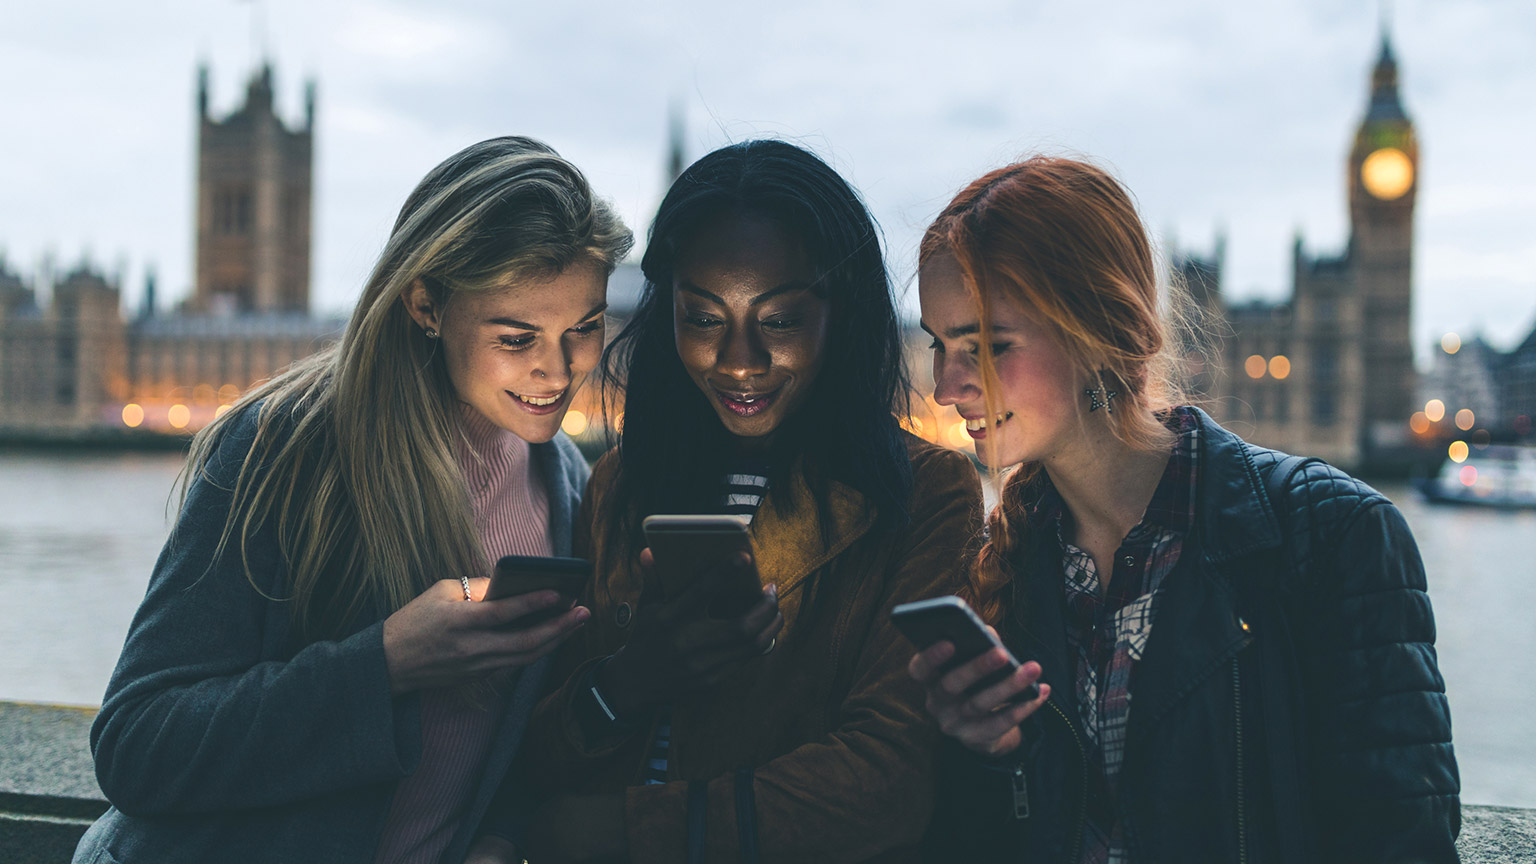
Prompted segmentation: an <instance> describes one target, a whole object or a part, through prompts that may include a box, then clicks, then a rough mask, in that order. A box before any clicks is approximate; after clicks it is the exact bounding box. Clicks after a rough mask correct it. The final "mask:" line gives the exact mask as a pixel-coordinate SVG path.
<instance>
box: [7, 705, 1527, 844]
mask: <svg viewBox="0 0 1536 864" xmlns="http://www.w3.org/2000/svg"><path fill="white" fill-rule="evenodd" d="M95 717H96V709H94V708H75V707H69V706H62V705H36V704H29V703H23V702H3V701H0V862H5V864H67V862H68V861H69V859H70V857H71V856H72V854H73V852H74V849H75V844H76V843H77V842H79V840H80V835H81V834H84V833H85V829H86V828H88V827H90V824H91V822H92V821H94V820H95V819H96V817H97V816H99V815H101V814H102V813H103V812H105V811H106V809H107V802H106V799H105V798H104V797H103V796H102V794H101V789H100V787H98V786H97V785H96V770H95V766H94V765H93V764H92V762H91V750H90V729H91V721H92V720H93V719H95ZM1461 818H1462V826H1461V837H1460V838H1459V839H1458V840H1457V841H1456V848H1457V850H1458V851H1460V853H1461V860H1462V861H1463V862H1464V864H1531V862H1533V861H1536V810H1523V809H1519V808H1514V807H1482V806H1476V805H1463V806H1462V808H1461Z"/></svg>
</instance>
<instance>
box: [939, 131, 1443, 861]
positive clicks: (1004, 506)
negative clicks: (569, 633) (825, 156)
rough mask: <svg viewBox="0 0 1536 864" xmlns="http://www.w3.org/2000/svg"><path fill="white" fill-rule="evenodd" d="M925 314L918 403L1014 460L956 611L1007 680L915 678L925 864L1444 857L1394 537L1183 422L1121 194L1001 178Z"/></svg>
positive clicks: (1168, 344)
mask: <svg viewBox="0 0 1536 864" xmlns="http://www.w3.org/2000/svg"><path fill="white" fill-rule="evenodd" d="M919 291H920V294H921V302H922V322H923V327H924V329H926V330H927V331H928V332H929V333H930V334H931V335H932V336H933V352H934V360H933V363H934V382H935V383H934V387H935V392H934V397H935V399H937V400H938V401H939V402H940V403H941V404H945V405H954V406H955V407H956V408H957V410H958V411H959V413H960V414H961V416H962V417H964V418H965V420H966V425H967V428H968V429H969V430H970V431H971V434H972V436H974V437H975V438H976V441H977V452H978V454H979V455H980V456H981V457H982V459H983V460H984V461H985V462H986V463H987V464H988V465H990V466H992V467H993V468H995V469H1004V468H1008V467H1010V466H1017V467H1016V469H1015V470H1014V472H1013V473H1012V474H1011V475H1010V476H1009V477H1008V480H1007V482H1006V484H1005V485H1004V487H1003V490H1002V494H1001V501H1000V504H999V506H998V508H997V509H996V510H995V511H994V512H993V514H992V515H991V517H990V529H991V530H990V537H989V541H988V543H987V544H986V545H985V546H984V547H983V549H982V551H981V553H980V555H979V556H978V558H977V560H976V563H975V567H974V570H973V573H972V578H971V582H970V584H969V585H968V587H967V591H966V592H965V595H966V597H967V598H968V599H969V600H970V601H971V603H972V604H973V605H974V606H975V607H976V609H977V611H978V612H979V613H980V614H981V615H982V617H983V618H984V619H986V620H987V621H989V622H991V623H992V624H993V625H994V626H995V627H996V630H997V632H1000V633H1001V636H1002V639H1003V642H1004V644H1006V645H1007V646H1008V647H1009V649H1011V651H1012V653H1013V654H1014V655H1016V657H1018V658H1019V659H1021V660H1025V661H1027V662H1025V663H1023V665H1022V666H1021V667H1020V668H1019V669H1018V670H1017V671H1016V672H1015V673H1014V674H1013V675H1012V676H1011V677H1010V678H1009V679H1007V680H1005V681H1003V682H1002V683H999V684H996V685H994V686H991V687H989V688H985V689H981V690H980V691H979V692H977V691H975V689H974V688H973V685H974V684H975V683H976V682H977V681H979V680H980V679H982V678H983V677H985V676H987V675H989V674H991V673H993V672H994V671H996V670H998V669H1001V668H1002V667H1003V665H1004V663H1005V662H1006V657H1005V655H1004V653H1003V652H1002V651H1001V650H997V649H994V650H993V651H991V652H988V653H985V654H983V655H981V656H980V657H978V658H976V659H975V660H972V661H970V662H967V663H965V664H962V665H960V666H958V667H957V668H953V669H951V668H949V667H950V661H951V660H952V659H953V656H954V648H953V646H952V645H950V644H949V643H947V642H941V643H939V644H937V645H934V646H932V647H931V648H929V649H927V650H925V651H923V652H921V653H919V654H916V655H915V656H913V657H912V658H911V663H910V673H911V675H912V677H913V679H914V680H916V681H918V682H919V683H921V684H923V685H924V687H925V688H926V689H927V707H928V710H929V711H930V712H931V713H932V714H933V716H934V717H935V718H936V719H937V720H938V722H939V725H940V728H941V729H942V730H943V731H944V733H946V736H947V738H946V744H945V749H944V754H943V756H942V758H941V762H942V768H941V771H940V776H941V785H940V801H941V802H942V803H941V807H940V810H939V812H938V813H936V815H935V819H934V824H933V828H932V830H931V832H930V835H929V837H928V840H927V842H926V844H925V845H926V846H927V849H928V853H929V854H928V857H929V858H930V859H931V860H934V861H962V860H963V861H1031V862H1034V861H1046V862H1062V864H1096V862H1105V861H1114V862H1144V861H1202V862H1220V861H1243V862H1259V861H1285V862H1295V864H1301V862H1314V861H1330V862H1331V861H1339V862H1344V861H1349V862H1360V861H1415V862H1425V861H1454V860H1456V851H1455V846H1454V840H1455V837H1456V833H1457V830H1458V827H1459V824H1460V810H1459V801H1458V797H1457V794H1458V780H1457V773H1456V762H1455V757H1454V756H1453V754H1452V751H1451V743H1450V742H1451V735H1450V714H1449V710H1448V708H1447V706H1446V701H1445V682H1444V680H1443V679H1442V678H1441V677H1440V673H1439V671H1438V670H1437V669H1436V665H1435V654H1434V649H1433V642H1434V619H1433V616H1432V614H1431V611H1430V607H1429V599H1428V597H1427V596H1426V595H1425V593H1424V592H1425V577H1424V570H1423V566H1422V564H1421V563H1420V561H1419V555H1418V551H1417V549H1416V547H1415V546H1414V542H1413V537H1412V535H1411V534H1410V532H1409V530H1408V526H1407V524H1406V523H1405V522H1404V521H1403V518H1402V515H1401V514H1400V513H1398V511H1397V509H1396V508H1395V507H1393V506H1392V504H1391V502H1389V501H1387V500H1386V499H1385V498H1384V497H1382V496H1381V495H1380V494H1379V493H1377V492H1376V491H1375V490H1373V489H1371V488H1370V487H1369V486H1366V485H1365V484H1364V483H1361V482H1360V481H1358V480H1355V479H1354V478H1352V477H1349V476H1348V475H1346V474H1344V473H1343V472H1341V471H1339V470H1337V469H1334V468H1332V467H1329V466H1327V465H1325V464H1323V463H1321V462H1315V461H1314V462H1310V463H1308V462H1304V461H1302V460H1297V459H1295V458H1294V457H1287V456H1286V455H1285V454H1283V453H1277V452H1275V451H1272V450H1264V449H1262V448H1258V447H1253V446H1251V445H1249V444H1246V443H1245V442H1243V441H1241V440H1240V439H1238V438H1237V437H1236V436H1234V435H1233V434H1232V433H1230V432H1228V431H1226V430H1225V429H1223V428H1221V427H1220V426H1219V425H1217V424H1216V423H1215V422H1214V421H1213V420H1211V418H1210V417H1209V416H1207V415H1206V414H1204V413H1203V412H1201V411H1200V410H1199V409H1196V408H1192V407H1189V406H1187V405H1182V404H1181V401H1182V400H1181V399H1180V398H1179V392H1178V388H1177V387H1176V386H1175V385H1174V380H1175V378H1174V376H1173V375H1172V372H1171V370H1172V368H1173V361H1174V358H1173V357H1172V351H1171V348H1172V346H1174V345H1175V344H1177V340H1175V339H1174V338H1173V334H1172V331H1171V330H1170V327H1169V324H1168V323H1167V322H1166V321H1165V320H1164V317H1163V313H1162V312H1161V311H1160V310H1161V309H1163V308H1164V307H1165V306H1166V304H1165V303H1164V302H1163V299H1162V298H1160V297H1159V290H1158V286H1157V280H1156V271H1155V268H1154V265H1153V255H1152V250H1151V245H1150V243H1149V242H1148V240H1147V235H1146V231H1145V230H1144V228H1143V227H1142V224H1141V221H1140V218H1139V217H1138V216H1137V214H1136V210H1135V206H1134V204H1133V203H1132V201H1131V198H1130V195H1129V194H1128V193H1127V192H1126V190H1125V189H1124V188H1123V187H1122V186H1121V185H1120V184H1119V183H1117V182H1116V181H1115V180H1114V179H1113V178H1112V177H1110V176H1109V175H1108V174H1106V173H1105V172H1103V171H1101V170H1099V169H1098V168H1095V167H1094V166H1092V165H1088V164H1086V163H1083V162H1079V161H1074V160H1069V159H1051V158H1045V157H1036V158H1033V159H1030V160H1028V161H1025V162H1021V163H1019V164H1016V165H1011V166H1009V167H1007V168H1003V169H999V170H998V171H994V172H992V173H990V174H988V175H986V176H984V177H982V178H980V179H978V180H976V181H975V182H974V183H972V184H971V185H970V186H968V187H967V188H966V189H965V190H963V191H962V192H961V193H960V194H959V195H957V196H956V198H955V200H954V201H953V202H952V203H951V204H950V205H949V206H948V207H947V208H946V209H945V210H944V212H943V213H942V214H941V215H940V216H939V218H938V219H937V220H935V222H934V223H933V225H932V226H931V227H930V228H929V229H928V231H927V233H926V235H925V237H924V240H923V246H922V252H921V259H920V270H919ZM1035 683H1038V684H1039V688H1040V696H1039V698H1036V699H1033V700H1031V701H1028V702H1023V703H1016V702H1015V701H1013V700H1014V697H1016V696H1017V695H1018V694H1019V693H1021V692H1022V691H1023V690H1024V689H1025V688H1027V687H1028V686H1029V685H1030V684H1035Z"/></svg>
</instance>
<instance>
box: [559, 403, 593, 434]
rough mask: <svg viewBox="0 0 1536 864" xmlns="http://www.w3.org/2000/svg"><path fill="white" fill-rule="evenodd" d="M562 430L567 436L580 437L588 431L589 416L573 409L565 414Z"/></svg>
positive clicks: (561, 423) (561, 422)
mask: <svg viewBox="0 0 1536 864" xmlns="http://www.w3.org/2000/svg"><path fill="white" fill-rule="evenodd" d="M560 428H561V429H564V430H565V434H567V435H580V434H581V433H583V432H585V431H587V415H585V414H583V413H581V412H580V411H577V410H575V409H572V410H570V411H567V412H565V419H564V420H561V421H560Z"/></svg>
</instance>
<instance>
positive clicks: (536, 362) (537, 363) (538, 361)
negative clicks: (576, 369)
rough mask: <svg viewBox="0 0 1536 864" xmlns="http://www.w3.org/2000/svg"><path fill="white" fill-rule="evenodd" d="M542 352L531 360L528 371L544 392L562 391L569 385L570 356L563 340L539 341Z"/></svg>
mask: <svg viewBox="0 0 1536 864" xmlns="http://www.w3.org/2000/svg"><path fill="white" fill-rule="evenodd" d="M539 341H540V342H542V343H543V348H542V350H539V351H538V353H537V354H536V355H534V358H533V368H532V369H531V370H529V371H530V374H532V376H533V378H534V380H535V381H537V382H539V385H540V386H542V387H547V388H549V389H548V390H547V391H546V392H552V391H555V390H564V389H565V388H566V387H567V386H569V385H570V383H571V354H570V350H569V349H568V348H567V347H566V345H565V340H563V339H541V340H539Z"/></svg>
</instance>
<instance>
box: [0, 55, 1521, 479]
mask: <svg viewBox="0 0 1536 864" xmlns="http://www.w3.org/2000/svg"><path fill="white" fill-rule="evenodd" d="M272 87H273V85H272V70H271V68H270V66H263V67H262V68H261V69H260V70H259V71H258V72H257V73H256V74H255V75H254V76H253V77H252V78H251V80H250V82H249V85H248V88H247V91H246V96H245V103H244V105H243V106H242V107H240V108H239V109H238V110H236V111H234V112H233V113H232V114H230V115H228V116H227V117H224V118H223V119H215V118H213V117H211V116H210V115H209V109H208V79H207V70H206V68H204V69H202V70H200V73H199V87H198V100H197V103H198V104H197V111H198V136H197V151H198V155H197V197H196V201H197V204H196V210H197V212H196V256H197V260H196V270H195V273H196V276H195V280H196V281H195V286H194V289H193V292H192V295H191V297H190V298H188V299H187V300H186V301H185V302H183V303H182V304H180V305H179V306H178V307H177V308H176V309H175V310H174V311H171V312H164V311H160V310H157V309H156V307H155V298H154V295H155V287H154V285H153V282H152V280H151V281H150V282H149V283H148V284H147V285H146V290H145V303H144V306H143V309H142V310H140V311H139V312H138V313H137V314H134V315H131V316H128V317H126V318H125V316H124V313H123V310H122V308H121V293H120V286H119V285H116V284H113V283H112V281H111V280H109V279H108V278H107V277H105V276H104V275H102V274H101V273H98V272H95V271H94V270H93V269H92V268H90V267H88V266H85V265H82V266H81V267H79V268H77V269H75V270H74V271H73V272H69V273H66V274H64V275H63V276H62V278H59V279H57V280H55V281H54V282H53V284H52V285H51V286H49V287H50V288H51V295H52V296H51V301H50V302H49V303H47V304H46V307H44V306H42V305H40V304H39V303H38V301H37V295H36V292H35V290H34V287H33V286H30V285H29V284H28V283H27V282H26V281H25V280H23V279H22V278H21V277H20V276H19V275H17V274H16V273H14V272H11V271H10V270H9V269H8V268H7V267H6V265H5V262H4V260H3V259H0V440H48V439H80V440H92V441H97V440H99V441H110V440H113V439H122V438H132V437H143V436H146V435H152V434H167V433H169V434H181V435H184V434H186V433H187V432H190V431H193V430H196V429H198V428H201V427H202V426H203V425H206V424H207V423H208V422H209V421H211V420H212V419H213V418H214V417H215V416H216V415H217V413H218V412H220V411H222V410H224V406H227V405H229V404H230V403H231V402H233V401H234V400H235V399H236V398H238V396H239V394H240V393H241V392H243V391H244V390H246V389H248V388H249V387H250V386H252V385H253V384H254V383H256V382H259V381H261V380H263V379H266V378H268V377H270V376H271V375H273V374H274V373H275V372H277V371H279V370H281V369H282V368H283V367H285V366H287V365H288V364H290V363H292V362H293V361H294V360H296V359H299V358H301V357H304V356H306V355H308V354H309V353H311V352H313V351H314V350H316V349H317V348H319V347H320V346H321V345H323V344H324V343H325V342H326V341H328V340H333V339H336V338H337V337H338V336H339V334H340V331H341V329H342V327H343V326H344V323H345V322H343V321H340V320H336V319H320V318H315V317H311V316H310V314H309V277H310V234H311V231H310V225H311V206H312V205H311V200H312V168H313V137H312V135H313V129H314V119H315V94H314V85H313V84H312V83H311V84H309V85H308V86H307V88H306V93H305V97H306V98H305V111H304V118H303V122H302V124H295V125H290V124H288V123H285V122H284V120H283V119H282V118H280V117H279V116H277V114H276V113H275V111H274V108H273V90H272ZM674 126H675V124H674ZM678 138H679V133H678V130H676V128H674V132H673V141H672V151H671V158H670V160H669V161H670V164H671V167H672V170H673V172H674V174H675V173H676V171H677V170H679V169H680V168H681V164H682V162H681V146H680V143H679V140H678ZM1347 168H1348V170H1347V177H1348V181H1347V184H1346V190H1345V191H1346V195H1347V198H1348V203H1349V217H1350V218H1349V226H1350V233H1349V238H1348V240H1347V242H1346V245H1345V248H1344V249H1343V251H1342V252H1341V253H1339V254H1336V255H1316V254H1312V253H1309V252H1308V250H1307V249H1306V248H1305V247H1304V245H1303V242H1302V240H1301V238H1300V237H1299V236H1298V237H1297V238H1296V240H1295V247H1294V253H1293V259H1292V261H1293V275H1292V280H1293V281H1292V288H1291V294H1290V297H1289V298H1288V299H1287V300H1285V301H1283V302H1280V303H1269V302H1249V303H1245V304H1232V303H1229V302H1228V301H1227V300H1226V298H1225V297H1224V295H1223V294H1222V290H1221V272H1222V243H1221V241H1220V240H1218V241H1217V244H1216V248H1215V250H1214V253H1213V254H1212V255H1210V256H1196V255H1189V254H1178V253H1175V254H1174V256H1173V260H1172V261H1171V262H1170V269H1171V271H1172V274H1173V276H1174V277H1175V278H1178V279H1181V280H1182V281H1183V283H1184V284H1185V285H1186V286H1187V287H1188V289H1189V291H1190V293H1191V295H1192V298H1193V300H1194V302H1196V303H1197V304H1198V305H1199V306H1200V307H1201V309H1202V311H1203V313H1204V317H1205V318H1206V319H1207V321H1208V322H1210V323H1209V325H1208V326H1207V327H1206V328H1205V331H1206V332H1207V333H1209V334H1211V335H1210V336H1208V337H1204V338H1207V339H1209V340H1210V341H1209V342H1208V344H1204V345H1191V346H1189V347H1190V348H1191V357H1192V358H1195V357H1199V358H1204V359H1203V360H1195V361H1194V362H1195V363H1196V364H1197V368H1195V369H1193V370H1192V371H1193V372H1194V373H1195V374H1194V375H1193V378H1194V381H1193V383H1194V385H1195V387H1194V389H1195V392H1196V393H1197V394H1198V395H1200V396H1201V397H1202V399H1201V403H1200V404H1202V405H1205V406H1206V407H1208V409H1209V410H1211V411H1212V413H1213V414H1215V415H1216V416H1217V418H1218V419H1220V420H1222V421H1223V422H1225V423H1228V424H1230V425H1231V426H1232V427H1233V428H1234V430H1235V431H1237V432H1238V433H1239V434H1242V435H1243V436H1244V437H1246V438H1249V439H1250V440H1253V441H1255V442H1256V443H1260V444H1263V445H1266V446H1271V447H1278V448H1280V449H1283V450H1287V451H1290V452H1295V453H1302V454H1307V455H1315V456H1321V457H1322V458H1324V459H1327V460H1328V461H1330V462H1333V463H1334V464H1337V465H1339V466H1341V467H1344V468H1347V469H1355V470H1358V469H1360V468H1362V467H1364V468H1370V467H1383V468H1391V467H1395V466H1402V465H1404V464H1406V463H1407V462H1409V461H1412V460H1413V459H1415V458H1422V454H1423V452H1424V450H1423V445H1425V444H1427V443H1429V442H1438V441H1441V440H1443V439H1444V438H1446V437H1448V436H1454V435H1457V434H1461V433H1458V432H1457V431H1456V430H1455V429H1453V428H1451V426H1450V424H1451V423H1452V415H1454V414H1456V409H1457V408H1461V407H1465V408H1467V410H1468V412H1469V413H1475V415H1476V417H1477V418H1479V419H1478V420H1477V422H1476V425H1477V426H1479V427H1487V428H1494V429H1496V430H1502V433H1503V434H1508V432H1509V431H1510V430H1513V432H1514V433H1515V434H1520V435H1524V434H1529V431H1530V424H1531V417H1532V416H1536V333H1533V334H1532V335H1531V337H1530V338H1527V339H1526V340H1525V341H1524V343H1523V344H1522V345H1521V346H1520V347H1519V348H1517V349H1515V350H1514V351H1513V352H1509V353H1504V352H1499V351H1496V350H1493V349H1491V348H1489V347H1488V346H1486V345H1484V344H1482V343H1481V342H1480V341H1477V340H1472V341H1471V342H1470V343H1469V344H1468V345H1467V346H1466V347H1465V348H1463V349H1462V350H1461V351H1460V352H1459V353H1458V352H1457V351H1455V350H1452V348H1451V347H1450V346H1447V347H1446V349H1445V350H1444V351H1437V352H1435V354H1436V361H1435V368H1434V369H1433V370H1431V371H1430V372H1429V373H1428V374H1427V375H1426V376H1423V377H1424V378H1425V380H1423V381H1421V380H1420V377H1421V376H1419V375H1418V374H1417V373H1416V371H1415V369H1414V365H1413V346H1412V330H1411V328H1410V316H1411V309H1412V300H1413V290H1412V264H1413V240H1414V237H1413V212H1414V201H1415V198H1416V195H1417V192H1418V140H1417V137H1416V134H1415V131H1414V126H1413V123H1412V121H1411V120H1410V119H1409V117H1408V114H1407V112H1406V111H1405V110H1404V107H1403V103H1402V100H1401V98H1400V96H1399V93H1398V76H1397V63H1396V60H1395V58H1394V57H1393V54H1392V50H1391V46H1390V43H1389V42H1388V41H1387V39H1386V38H1385V36H1384V37H1383V39H1382V43H1381V50H1380V55H1379V58H1378V60H1377V62H1376V64H1375V67H1374V69H1373V70H1372V73H1371V80H1370V93H1369V101H1368V103H1367V107H1366V111H1365V115H1364V117H1363V118H1362V120H1361V121H1360V125H1359V127H1358V129H1357V131H1356V133H1355V136H1354V144H1353V147H1352V148H1351V150H1350V153H1349V157H1348V163H1347ZM641 282H642V277H641V275H640V274H639V270H638V267H637V266H636V265H635V264H633V263H625V264H624V265H621V267H620V268H619V270H618V272H616V273H615V274H614V278H613V280H612V285H611V292H612V294H613V295H614V296H613V297H612V303H613V307H614V309H615V310H616V312H618V313H619V314H622V311H623V309H624V307H626V306H632V304H633V301H634V299H635V298H636V297H637V296H638V293H639V289H640V285H641ZM913 329H914V331H915V329H916V328H913ZM914 335H916V334H914ZM909 341H910V342H911V343H912V347H911V349H910V350H909V357H911V358H912V359H913V360H914V361H916V362H914V363H913V368H914V372H915V373H916V374H917V377H918V378H919V379H926V377H927V369H928V363H927V360H926V352H923V351H922V350H920V346H922V345H924V344H926V343H925V342H924V341H923V340H922V339H920V338H913V339H912V340H909ZM918 384H919V387H920V388H921V387H922V386H923V385H924V384H925V380H919V382H918ZM1433 389H1444V390H1445V392H1446V394H1447V397H1448V398H1449V397H1452V396H1454V398H1455V399H1456V400H1460V401H1456V402H1454V404H1450V406H1449V407H1450V410H1449V411H1447V412H1446V416H1444V417H1443V418H1442V417H1439V416H1434V417H1427V418H1426V417H1425V416H1424V413H1423V411H1422V410H1421V409H1422V408H1423V407H1424V403H1423V401H1422V397H1423V396H1424V394H1425V393H1426V392H1429V391H1430V390H1433ZM921 392H924V393H926V392H927V391H925V390H924V391H921ZM1467 400H1471V401H1470V402H1468V403H1467V404H1466V405H1465V406H1463V405H1462V404H1461V402H1464V401H1467ZM915 401H918V400H915ZM922 401H923V402H925V403H926V404H928V405H929V406H930V407H934V406H933V405H932V403H931V401H927V400H922ZM1473 403H1475V404H1473ZM584 407H587V408H588V412H589V413H590V410H591V406H590V404H589V405H587V406H584ZM572 414H573V415H576V416H575V418H568V420H567V430H568V431H570V432H572V433H573V434H580V433H582V432H583V431H584V429H585V426H586V423H585V421H584V420H583V419H581V418H582V417H584V414H582V413H581V412H579V411H573V412H572ZM573 419H574V420H575V423H574V425H573V424H572V420H573ZM1410 421H1411V422H1410ZM955 422H956V421H955V419H954V418H950V419H949V420H946V421H940V420H938V419H937V417H930V418H927V419H926V420H923V419H916V420H914V424H913V425H914V428H917V429H919V430H920V431H922V432H923V433H924V434H926V435H928V436H929V437H935V438H942V439H943V440H944V441H945V443H949V444H955V445H960V444H966V445H968V444H969V439H968V438H967V437H965V436H964V435H963V434H962V430H961V429H957V428H954V427H955ZM593 431H595V427H594V429H593ZM1469 431H1470V430H1469ZM1484 434H1486V432H1485V433H1484Z"/></svg>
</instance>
